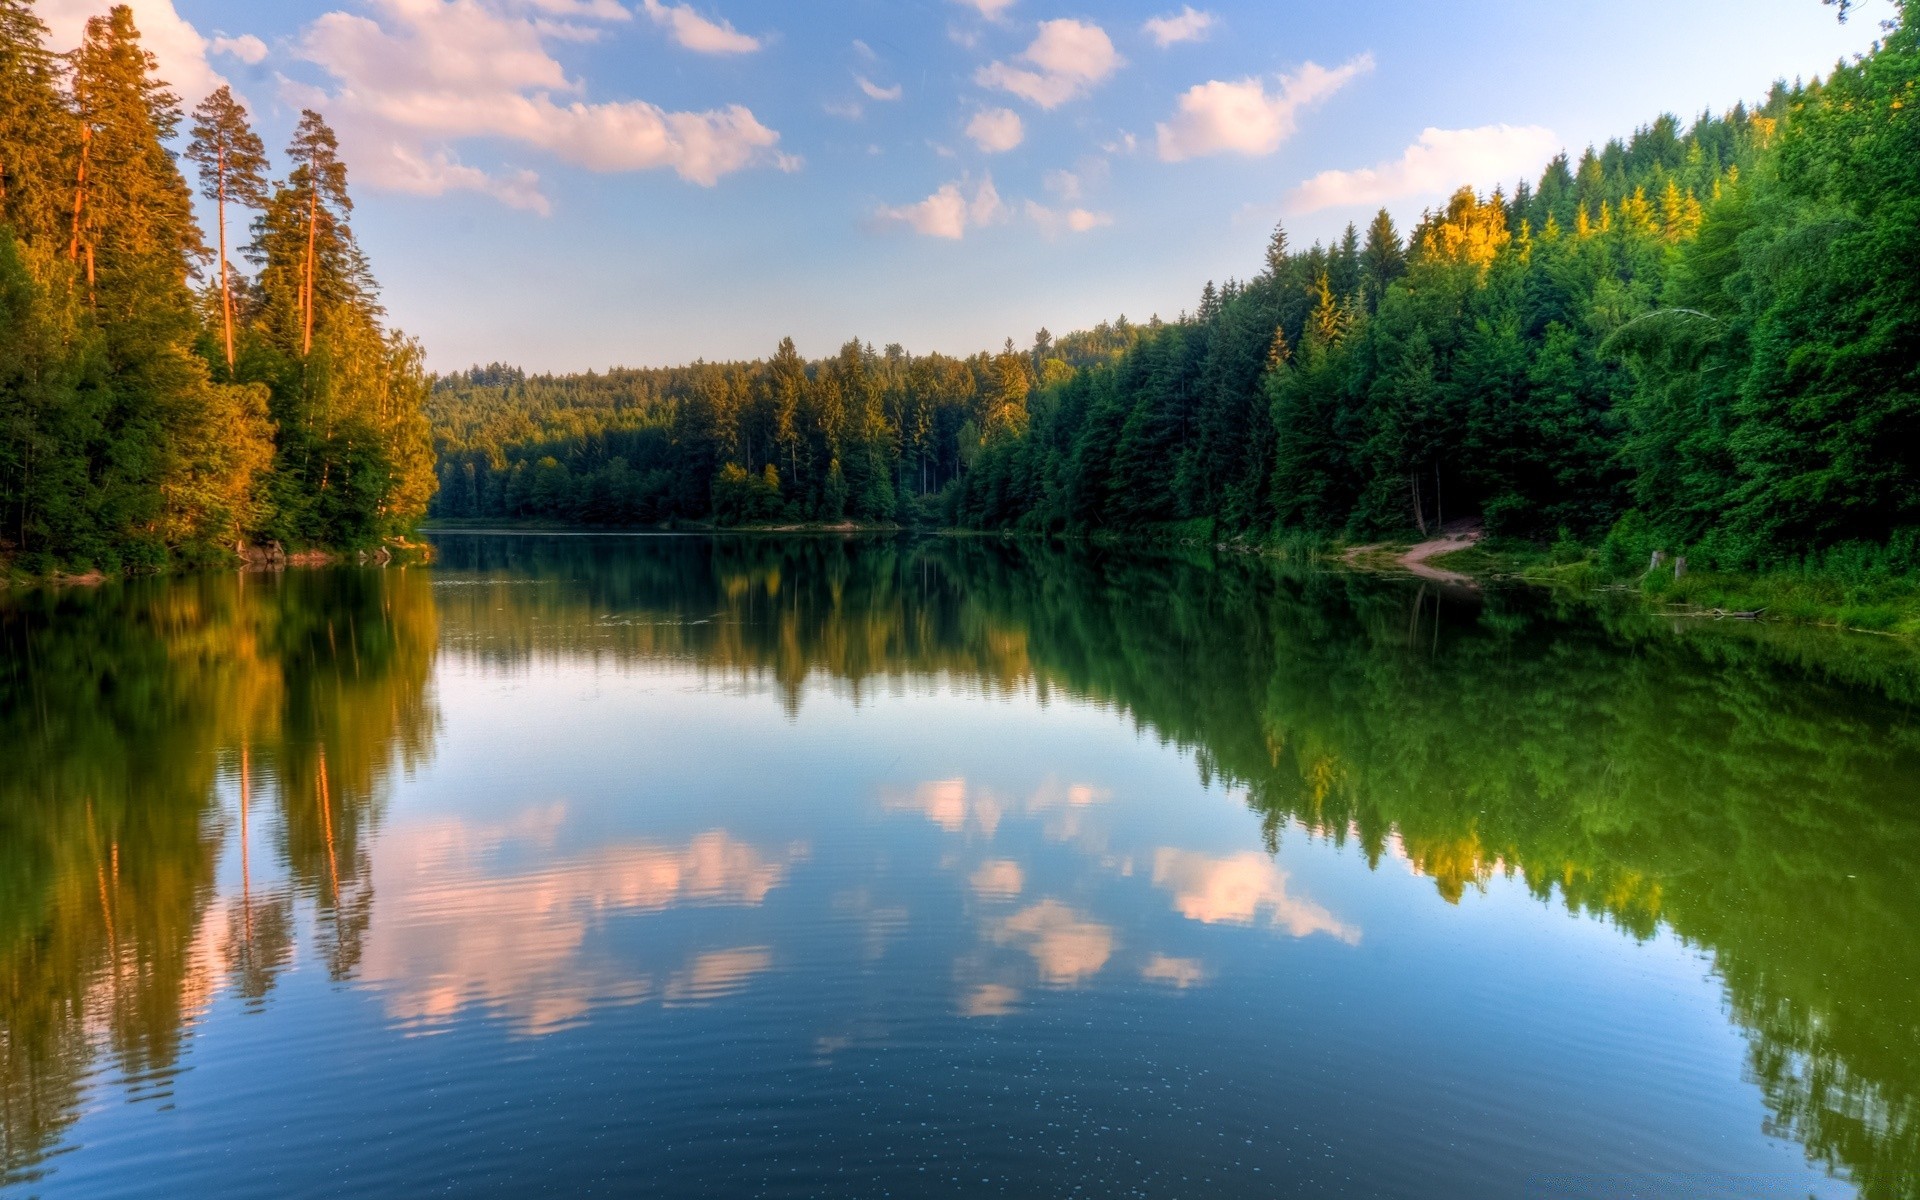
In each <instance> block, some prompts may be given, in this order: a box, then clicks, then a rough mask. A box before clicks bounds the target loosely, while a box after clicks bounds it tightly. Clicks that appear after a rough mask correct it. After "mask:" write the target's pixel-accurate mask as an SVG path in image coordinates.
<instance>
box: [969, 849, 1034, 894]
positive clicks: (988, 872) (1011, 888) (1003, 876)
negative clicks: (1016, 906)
mask: <svg viewBox="0 0 1920 1200" xmlns="http://www.w3.org/2000/svg"><path fill="white" fill-rule="evenodd" d="M1026 879H1027V876H1026V872H1024V871H1022V870H1021V869H1020V864H1019V863H1017V862H1014V861H1013V860H1012V859H1007V858H998V859H993V860H992V861H989V862H984V863H981V864H980V867H979V869H978V870H976V871H975V872H974V873H973V874H972V875H970V876H968V878H967V882H968V883H969V884H970V885H972V887H973V894H974V895H976V896H979V897H980V898H981V899H983V900H1011V899H1012V898H1013V897H1015V896H1018V895H1019V894H1020V893H1021V891H1022V890H1024V889H1025V887H1026Z"/></svg>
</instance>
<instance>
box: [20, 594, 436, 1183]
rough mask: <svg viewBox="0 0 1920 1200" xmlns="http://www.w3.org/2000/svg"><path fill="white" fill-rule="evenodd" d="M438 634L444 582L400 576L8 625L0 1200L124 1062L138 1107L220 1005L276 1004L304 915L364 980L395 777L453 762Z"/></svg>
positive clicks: (32, 602)
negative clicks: (437, 731) (361, 951)
mask: <svg viewBox="0 0 1920 1200" xmlns="http://www.w3.org/2000/svg"><path fill="white" fill-rule="evenodd" d="M436 636H437V635H436V628H435V616H434V612H433V595H432V591H431V588H430V586H429V584H428V582H427V580H426V579H425V578H424V577H423V576H421V575H419V574H418V573H409V572H402V571H392V572H303V573H295V574H290V575H287V576H284V577H276V578H257V577H254V578H241V577H221V578H205V579H193V580H184V581H164V582H162V581H147V582H140V583H130V584H126V585H115V586H110V587H108V588H105V589H102V590H100V591H97V592H73V591H69V592H39V593H31V594H28V595H25V596H22V597H20V598H19V599H18V600H16V601H14V602H12V603H10V604H9V605H7V606H5V607H0V745H4V746H6V747H7V752H6V756H5V758H4V760H3V761H0V1183H4V1182H9V1181H17V1180H22V1179H31V1178H33V1177H35V1176H36V1175H37V1174H38V1172H39V1171H40V1169H41V1164H42V1162H43V1161H44V1159H45V1157H46V1155H47V1154H48V1153H49V1152H51V1150H52V1149H53V1148H54V1147H55V1146H56V1145H57V1144H58V1142H59V1140H60V1138H61V1137H62V1135H63V1132H64V1130H65V1129H66V1128H67V1127H68V1126H70V1125H71V1124H72V1122H73V1121H74V1119H75V1116H76V1113H77V1110H78V1107H79V1105H80V1103H81V1102H82V1099H83V1096H82V1091H83V1083H82V1081H83V1080H84V1079H85V1078H86V1077H87V1076H88V1075H90V1074H91V1073H92V1072H93V1071H94V1070H95V1069H96V1063H97V1061H98V1060H99V1059H100V1058H101V1057H102V1056H103V1055H104V1056H105V1058H106V1059H107V1061H109V1062H110V1063H111V1064H112V1069H113V1071H114V1072H115V1074H116V1075H117V1076H118V1077H119V1078H120V1079H121V1080H122V1081H123V1082H124V1083H125V1085H126V1086H127V1087H128V1088H129V1089H130V1090H131V1091H132V1092H133V1093H134V1094H135V1095H139V1094H147V1093H163V1092H164V1091H165V1090H166V1088H167V1086H168V1083H169V1081H170V1079H171V1077H172V1075H173V1074H174V1073H175V1072H176V1071H177V1069H178V1063H179V1057H180V1051H181V1043H182V1040H183V1038H184V1037H185V1031H186V1029H187V1028H188V1027H189V1025H190V1022H191V1019H192V1017H193V1016H194V1014H195V1013H196V1012H197V1011H198V1010H200V1009H201V1008H203V1007H204V1005H205V1004H206V1003H207V1001H208V1000H209V999H210V998H211V996H212V994H213V992H214V991H215V990H216V989H218V988H220V987H222V986H228V985H231V986H232V987H233V988H234V989H235V990H236V991H237V992H238V993H239V994H240V995H241V996H243V997H245V998H246V999H247V1000H248V1002H249V1003H250V1004H255V1005H257V1004H259V1003H261V1002H263V1001H264V999H265V997H266V996H267V995H268V993H269V992H270V991H271V990H272V988H273V985H274V980H275V978H276V977H277V975H278V974H279V973H280V972H281V971H282V970H284V969H285V967H286V965H287V964H288V963H289V962H290V961H291V959H292V954H293V943H294V932H293V930H294V921H295V917H294V900H295V896H296V895H302V896H306V897H308V898H310V899H311V901H312V902H313V906H314V909H315V911H316V914H317V918H318V922H319V926H320V929H321V931H322V933H321V937H322V940H323V941H324V942H326V943H327V945H328V951H327V956H328V960H329V964H330V966H331V967H332V968H333V969H334V970H335V972H336V973H338V974H345V973H347V972H350V971H351V970H352V966H353V962H354V960H355V958H356V957H357V954H358V942H359V938H360V934H361V932H362V931H363V930H364V928H365V924H366V919H367V913H368V912H369V911H370V906H371V892H370V890H369V888H368V886H367V883H366V879H367V873H368V866H367V851H366V842H367V840H368V836H369V834H370V833H371V830H372V828H373V825H374V823H375V821H377V819H378V816H379V801H380V797H381V796H382V794H383V791H384V787H385V783H386V780H387V778H388V777H389V775H390V774H391V772H392V771H393V769H394V768H395V767H396V766H402V765H404V766H409V767H410V766H411V765H413V764H414V763H415V762H417V761H419V760H421V759H422V758H424V756H425V755H427V754H428V753H429V752H430V749H431V742H432V738H433V734H434V724H435V717H434V714H433V711H432V709H431V707H430V702H429V700H428V698H427V691H426V681H427V676H428V672H429V669H430V667H431V663H432V657H433V653H434V646H435V639H436ZM323 758H324V760H325V762H326V770H327V775H328V781H327V784H326V786H325V787H324V788H323V787H322V786H321V785H320V782H319V776H320V768H319V764H320V762H321V760H322V759H323ZM243 778H244V780H245V784H244V788H243V787H242V783H241V781H242V779H243ZM226 796H233V797H235V798H236V799H238V798H239V797H241V796H244V800H245V803H244V804H238V803H236V804H233V805H231V806H227V805H224V804H223V803H222V798H223V797H226ZM269 818H270V819H269ZM242 822H244V823H245V825H246V836H245V838H244V839H243V846H244V851H243V853H242V855H241V859H242V865H243V871H242V885H241V888H240V895H239V896H237V897H234V898H233V899H231V900H229V901H226V902H224V903H222V902H220V901H218V900H217V899H216V896H215V884H214V871H215V867H216V864H217V862H218V861H219V858H220V855H221V848H222V846H223V844H225V843H227V842H228V840H229V839H235V838H239V837H240V833H241V830H240V826H241V824H242ZM269 831H271V832H272V834H273V836H276V837H277V838H278V840H279V842H280V844H278V845H268V842H267V834H268V833H269ZM330 849H331V851H332V853H331V854H329V850H330ZM263 859H265V860H267V865H268V866H269V867H270V868H271V869H269V870H267V871H265V872H262V870H261V868H262V865H263V863H262V860H263ZM282 877H285V880H284V881H283V879H282ZM336 881H337V886H336Z"/></svg>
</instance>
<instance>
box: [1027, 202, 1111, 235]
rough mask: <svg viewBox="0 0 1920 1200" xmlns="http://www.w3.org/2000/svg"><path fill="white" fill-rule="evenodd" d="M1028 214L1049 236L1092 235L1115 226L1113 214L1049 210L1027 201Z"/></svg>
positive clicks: (1089, 210) (1075, 210)
mask: <svg viewBox="0 0 1920 1200" xmlns="http://www.w3.org/2000/svg"><path fill="white" fill-rule="evenodd" d="M1026 214H1027V219H1028V220H1029V221H1032V222H1033V223H1034V224H1035V225H1038V226H1039V227H1040V228H1041V230H1042V231H1044V232H1046V233H1047V234H1049V235H1053V234H1058V233H1062V232H1064V233H1090V232H1092V231H1093V230H1095V229H1104V228H1106V227H1107V226H1109V225H1111V224H1113V215H1112V214H1111V213H1103V212H1094V211H1093V210H1091V209H1086V208H1048V207H1047V206H1046V205H1044V204H1040V203H1038V202H1037V201H1033V200H1029V201H1027V203H1026Z"/></svg>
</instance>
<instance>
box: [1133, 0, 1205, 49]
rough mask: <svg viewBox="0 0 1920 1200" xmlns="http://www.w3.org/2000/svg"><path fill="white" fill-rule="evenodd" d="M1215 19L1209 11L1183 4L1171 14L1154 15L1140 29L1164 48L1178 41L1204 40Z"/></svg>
mask: <svg viewBox="0 0 1920 1200" xmlns="http://www.w3.org/2000/svg"><path fill="white" fill-rule="evenodd" d="M1217 19H1218V18H1216V17H1215V16H1214V15H1213V14H1212V13H1210V12H1200V11H1198V10H1197V9H1194V8H1193V7H1191V6H1187V5H1183V6H1182V7H1181V9H1180V11H1179V12H1177V13H1174V14H1173V15H1171V16H1166V17H1155V18H1153V19H1152V20H1151V21H1148V22H1147V23H1146V24H1145V25H1142V26H1141V27H1140V29H1141V32H1143V33H1145V34H1146V35H1147V36H1148V37H1150V38H1152V39H1153V41H1154V44H1155V45H1157V46H1159V47H1160V48H1161V49H1162V50H1165V49H1166V48H1167V47H1168V46H1172V45H1175V44H1177V43H1180V42H1199V41H1204V40H1206V37H1207V35H1208V34H1209V33H1212V32H1213V26H1214V23H1215V21H1216V20H1217Z"/></svg>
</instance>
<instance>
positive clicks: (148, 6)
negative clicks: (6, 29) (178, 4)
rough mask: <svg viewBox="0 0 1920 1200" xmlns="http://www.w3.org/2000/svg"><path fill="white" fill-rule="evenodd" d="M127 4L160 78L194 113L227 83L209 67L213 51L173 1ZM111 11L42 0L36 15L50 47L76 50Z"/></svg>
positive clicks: (94, 2)
mask: <svg viewBox="0 0 1920 1200" xmlns="http://www.w3.org/2000/svg"><path fill="white" fill-rule="evenodd" d="M125 2H126V3H128V4H129V6H130V7H131V8H132V9H133V23H134V26H135V27H136V28H138V29H139V30H140V42H141V44H142V45H143V46H145V47H146V48H147V50H148V51H149V52H150V53H151V54H152V55H153V56H154V58H155V59H156V60H157V61H158V63H159V75H160V78H161V79H163V80H165V81H166V82H167V83H168V84H169V85H170V86H171V87H172V88H173V90H174V91H175V92H177V93H178V94H179V96H180V99H181V100H182V101H184V102H185V103H186V106H187V107H188V108H192V107H193V106H194V105H195V104H197V103H199V102H200V101H201V100H203V99H205V98H206V96H207V93H209V92H211V91H213V90H214V89H215V88H218V87H219V86H220V85H221V84H223V83H225V82H226V80H225V79H224V78H222V77H221V75H220V73H219V72H217V71H215V70H214V69H213V67H212V66H210V65H209V64H208V62H207V53H208V51H209V50H211V49H212V48H213V47H212V46H211V44H210V43H208V41H207V39H206V38H204V37H202V36H201V35H200V31H199V30H197V29H195V28H194V27H193V25H192V23H191V22H189V21H188V20H187V19H186V18H185V17H182V16H181V15H180V13H179V11H178V10H176V9H175V8H174V6H173V0H125ZM108 6H109V0H40V2H39V3H38V4H36V5H35V6H34V13H35V15H36V16H38V17H39V18H40V20H41V21H42V22H43V23H44V24H45V25H46V27H47V30H48V33H49V34H50V35H51V36H50V38H49V45H50V46H51V47H52V48H53V49H55V50H71V49H73V48H74V47H76V46H78V45H79V44H80V38H81V36H82V35H83V34H84V32H85V31H86V26H87V18H88V17H100V16H105V15H106V13H107V8H108ZM255 40H256V41H257V40H258V39H255ZM243 61H244V60H243Z"/></svg>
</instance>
